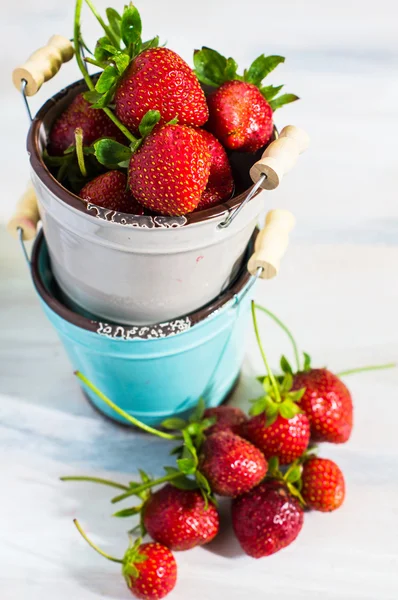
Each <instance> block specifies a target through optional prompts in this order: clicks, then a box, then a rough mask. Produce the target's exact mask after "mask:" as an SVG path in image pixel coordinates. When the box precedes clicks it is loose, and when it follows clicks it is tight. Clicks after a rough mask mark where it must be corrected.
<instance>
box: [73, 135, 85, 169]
mask: <svg viewBox="0 0 398 600" xmlns="http://www.w3.org/2000/svg"><path fill="white" fill-rule="evenodd" d="M75 145H76V156H77V162H78V164H79V169H80V173H81V174H82V175H83V177H87V169H86V165H85V162H84V151H83V130H82V128H81V127H77V128H76V129H75Z"/></svg>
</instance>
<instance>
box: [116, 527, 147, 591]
mask: <svg viewBox="0 0 398 600" xmlns="http://www.w3.org/2000/svg"><path fill="white" fill-rule="evenodd" d="M141 544H142V538H137V539H136V540H135V541H134V542H133V543H131V545H130V547H129V548H127V550H126V552H125V554H124V556H123V567H122V575H123V577H124V579H125V581H126V583H127V586H128V587H129V588H131V587H132V579H137V577H138V576H139V574H140V570H139V568H138V567H137V566H136V565H137V563H138V564H139V563H143V562H145V561H146V560H147V559H148V557H147V555H146V554H143V553H142V552H140V546H141Z"/></svg>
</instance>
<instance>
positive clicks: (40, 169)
mask: <svg viewBox="0 0 398 600" xmlns="http://www.w3.org/2000/svg"><path fill="white" fill-rule="evenodd" d="M94 77H95V75H94ZM84 86H85V82H84V79H80V80H78V81H75V82H74V83H71V84H70V85H68V86H66V87H65V88H63V89H62V90H60V91H59V92H57V93H56V94H54V96H52V97H51V98H49V99H48V100H47V101H46V102H45V103H44V104H43V105H42V106H41V108H40V109H39V110H38V112H37V113H36V115H35V117H34V119H33V121H32V123H31V125H30V128H29V131H28V135H27V152H28V155H29V160H30V165H31V167H32V169H33V171H34V173H35V174H36V176H37V177H38V178H39V179H40V181H41V182H42V183H43V184H44V185H45V186H46V187H47V188H48V189H49V190H50V191H51V192H52V193H53V194H54V195H55V196H56V197H57V199H59V200H61V201H62V202H64V203H65V204H66V205H68V206H70V207H72V208H74V209H75V210H77V211H79V212H81V213H83V214H84V215H85V216H87V217H91V218H94V219H101V220H103V221H105V222H108V223H114V224H115V225H120V226H126V225H133V226H134V227H139V228H141V227H142V228H145V229H146V228H150V229H151V228H155V229H169V228H176V227H186V226H187V225H197V224H200V223H204V222H206V221H211V220H215V221H216V220H220V219H221V218H222V217H224V218H225V217H226V215H227V214H229V213H230V212H231V211H233V210H234V209H236V208H237V207H238V206H239V205H240V204H242V202H243V201H244V200H245V198H246V197H247V196H248V194H249V193H250V191H251V190H252V189H253V187H254V185H252V186H250V187H249V188H248V189H247V190H245V191H244V192H242V193H241V194H239V195H238V196H234V197H232V198H231V199H230V200H227V201H225V202H223V203H222V204H217V205H216V206H213V207H211V208H208V209H206V210H201V211H198V212H192V213H188V214H186V215H183V216H179V217H169V216H166V215H159V216H155V217H148V216H147V215H143V216H140V215H132V214H128V213H122V212H117V211H113V210H107V209H104V208H101V207H97V206H96V205H94V204H92V203H87V202H85V201H84V200H83V199H82V198H80V197H79V196H77V195H76V194H74V193H73V192H71V191H69V190H68V189H67V188H65V187H64V186H63V185H62V184H61V183H59V181H57V179H56V178H55V177H54V176H53V175H52V174H51V172H50V171H49V169H48V168H47V166H46V164H45V163H44V160H43V158H42V154H41V152H40V130H41V126H42V123H43V120H44V117H45V115H46V114H47V112H48V111H49V110H50V109H52V108H53V107H54V106H55V105H56V104H57V103H58V102H60V101H61V100H63V99H64V98H65V96H67V95H68V94H69V93H70V92H71V91H73V90H75V89H76V90H77V89H78V88H79V87H81V88H82V89H83V88H84ZM276 132H277V130H276V127H275V126H274V133H273V136H272V137H271V139H270V140H269V142H268V143H270V142H271V141H272V140H273V139H275V134H276ZM261 191H262V190H261V189H258V190H257V192H256V193H255V194H254V196H253V198H252V200H253V199H254V198H255V197H256V196H257V195H258V194H260V193H261ZM252 200H251V201H252ZM149 220H151V222H152V226H150V227H148V221H149Z"/></svg>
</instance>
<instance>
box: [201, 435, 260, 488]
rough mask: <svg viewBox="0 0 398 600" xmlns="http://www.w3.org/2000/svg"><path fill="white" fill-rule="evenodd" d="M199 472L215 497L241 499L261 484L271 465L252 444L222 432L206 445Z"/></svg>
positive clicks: (206, 440)
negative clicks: (235, 497) (242, 495)
mask: <svg viewBox="0 0 398 600" xmlns="http://www.w3.org/2000/svg"><path fill="white" fill-rule="evenodd" d="M199 470H200V472H201V473H202V475H204V477H205V478H206V479H207V481H208V482H209V484H210V487H211V489H212V491H213V492H214V493H215V494H219V495H220V496H238V495H239V494H243V493H244V492H247V491H249V490H250V489H251V488H252V487H254V486H256V485H258V484H259V483H260V481H261V480H262V479H263V478H264V477H265V474H266V472H267V462H266V460H265V458H264V456H263V455H262V454H261V452H260V451H259V450H258V449H257V448H255V447H254V446H253V445H252V444H250V443H249V442H248V441H246V440H244V439H243V438H241V437H240V436H238V435H235V434H234V433H232V432H230V431H219V432H218V433H213V435H210V436H209V437H207V438H206V439H205V441H204V442H203V445H202V447H201V453H200V456H199Z"/></svg>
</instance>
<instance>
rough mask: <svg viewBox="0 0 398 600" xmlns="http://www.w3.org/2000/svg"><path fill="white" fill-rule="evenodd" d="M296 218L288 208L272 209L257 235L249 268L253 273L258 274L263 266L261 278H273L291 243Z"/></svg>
mask: <svg viewBox="0 0 398 600" xmlns="http://www.w3.org/2000/svg"><path fill="white" fill-rule="evenodd" d="M295 222H296V220H295V218H294V216H293V215H292V213H291V212H290V211H288V210H282V209H275V210H270V211H269V213H268V214H267V217H266V219H265V226H264V228H263V229H262V230H261V231H260V233H259V234H258V236H257V239H256V243H255V246H254V254H253V255H252V257H251V258H250V260H249V263H248V265H247V268H248V270H249V272H250V274H251V275H256V273H257V269H258V268H259V267H261V268H262V269H263V270H262V273H261V275H260V277H261V279H272V277H275V275H277V273H278V271H279V266H280V261H281V259H282V257H283V255H284V254H285V252H286V249H287V246H288V243H289V233H290V231H291V230H292V229H293V227H294V225H295Z"/></svg>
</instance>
